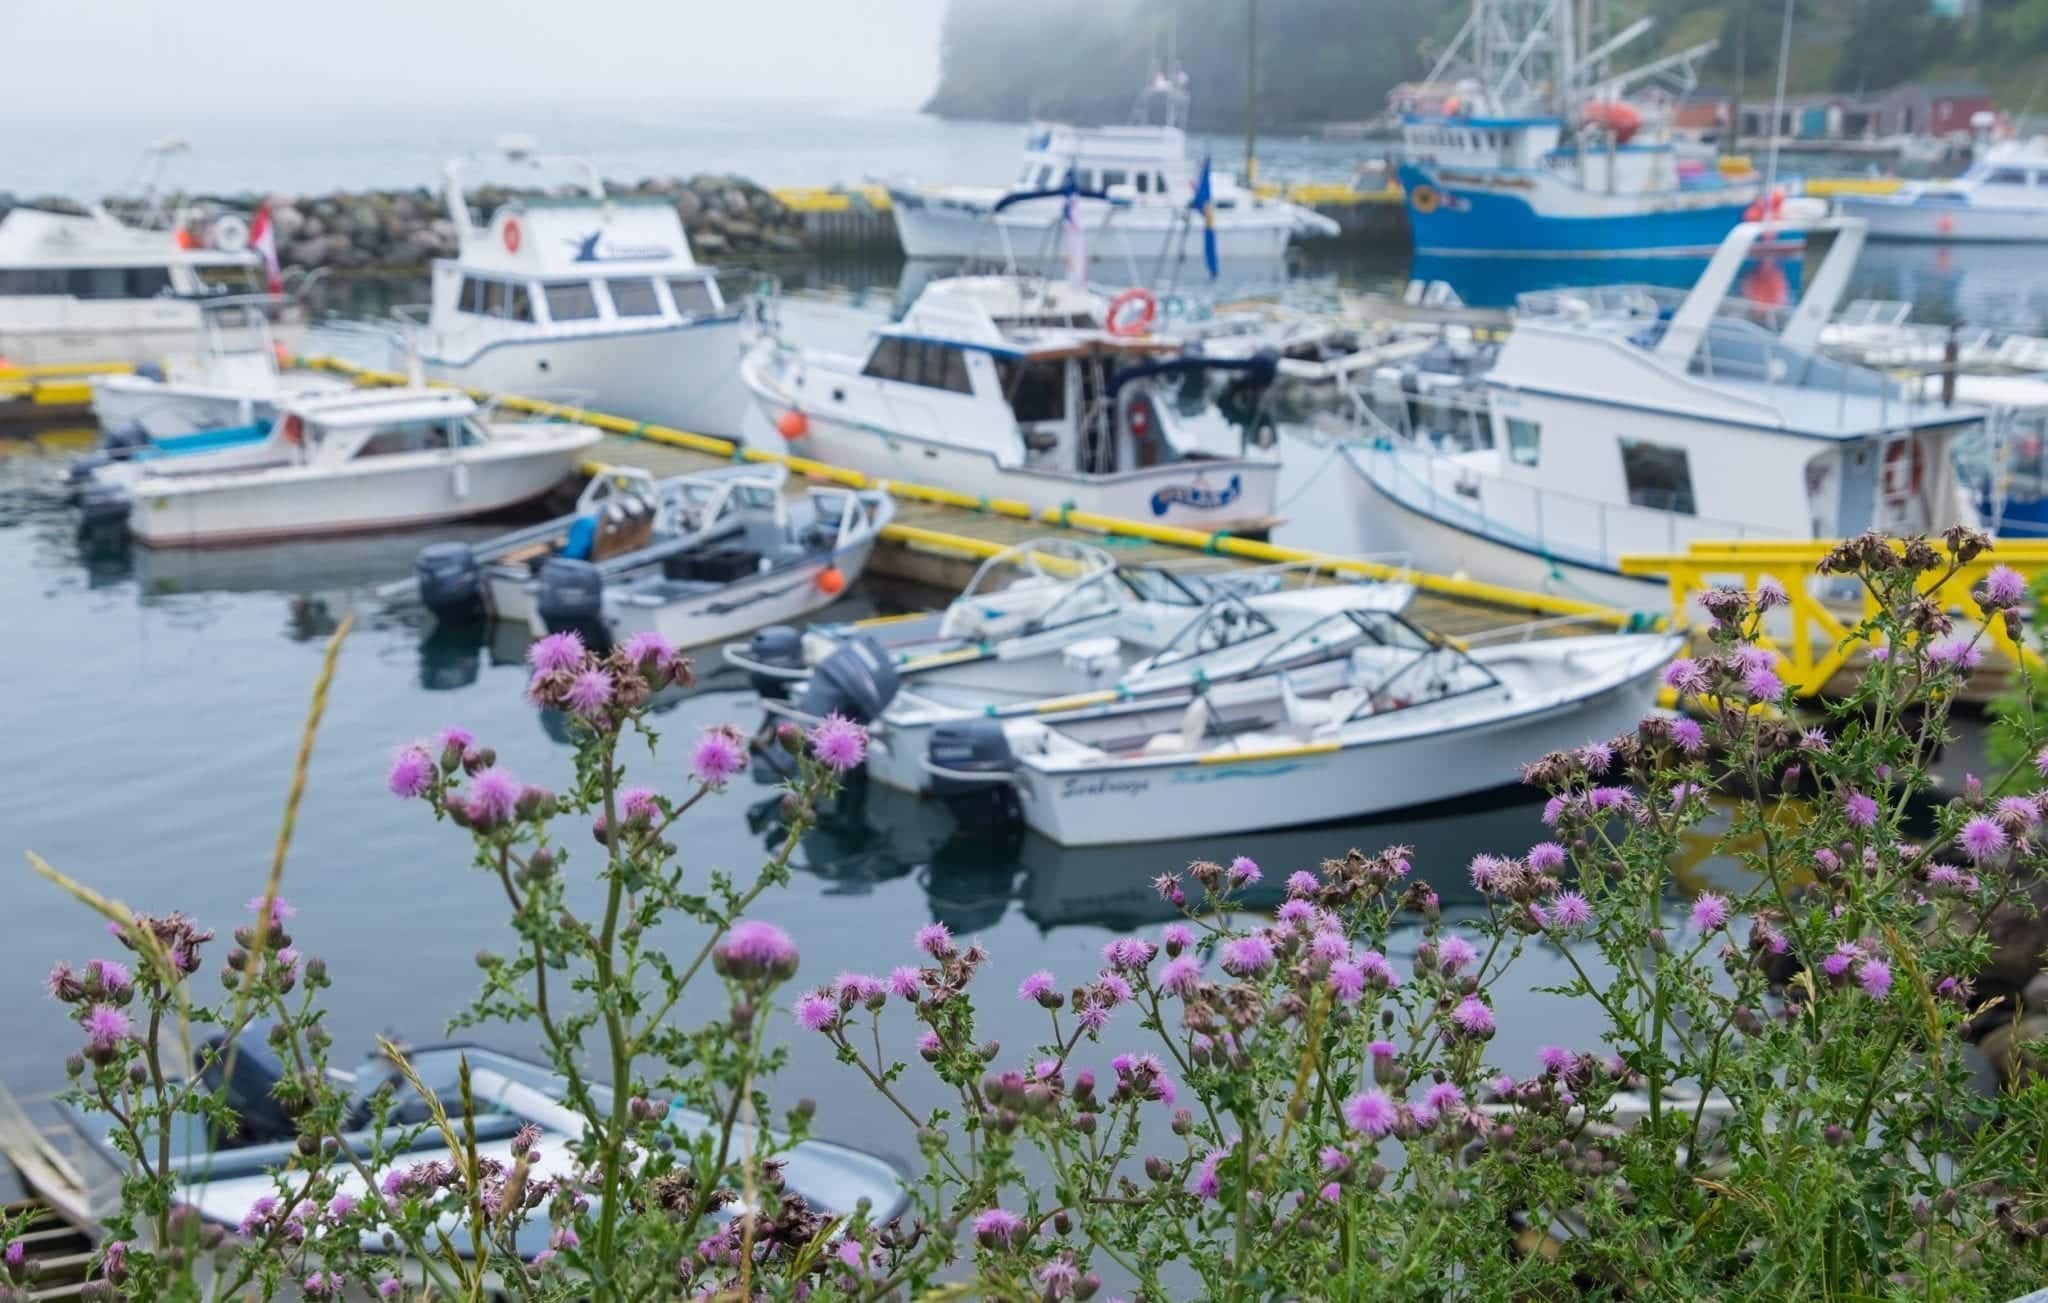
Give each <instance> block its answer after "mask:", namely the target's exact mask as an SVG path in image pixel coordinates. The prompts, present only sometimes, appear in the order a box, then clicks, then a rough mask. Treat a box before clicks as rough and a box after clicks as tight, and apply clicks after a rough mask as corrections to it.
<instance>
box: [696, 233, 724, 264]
mask: <svg viewBox="0 0 2048 1303" xmlns="http://www.w3.org/2000/svg"><path fill="white" fill-rule="evenodd" d="M690 243H691V244H692V245H694V246H695V247H696V251H697V256H698V257H700V258H701V257H705V256H706V255H709V254H715V253H724V252H725V251H726V249H727V247H728V246H727V243H726V238H725V237H724V236H722V235H720V234H718V233H717V232H716V231H705V232H703V233H701V234H699V235H694V236H692V237H690Z"/></svg>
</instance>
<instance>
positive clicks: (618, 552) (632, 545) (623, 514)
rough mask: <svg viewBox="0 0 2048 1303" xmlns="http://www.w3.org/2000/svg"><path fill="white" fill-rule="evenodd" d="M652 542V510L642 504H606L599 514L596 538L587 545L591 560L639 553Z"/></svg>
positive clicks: (602, 559) (603, 559)
mask: <svg viewBox="0 0 2048 1303" xmlns="http://www.w3.org/2000/svg"><path fill="white" fill-rule="evenodd" d="M653 541H654V513H653V512H652V511H650V510H648V509H647V507H646V506H645V505H643V504H641V503H637V502H636V503H633V504H632V505H630V506H629V505H626V504H624V503H611V504H608V505H606V507H605V508H604V511H603V513H602V514H601V515H600V516H599V517H598V522H597V537H596V538H595V539H593V540H592V541H591V544H590V559H591V560H592V561H606V560H609V559H610V558H612V557H615V556H624V555H625V554H626V553H628V552H638V551H639V550H640V549H641V548H643V547H646V546H647V545H648V544H649V543H651V542H653Z"/></svg>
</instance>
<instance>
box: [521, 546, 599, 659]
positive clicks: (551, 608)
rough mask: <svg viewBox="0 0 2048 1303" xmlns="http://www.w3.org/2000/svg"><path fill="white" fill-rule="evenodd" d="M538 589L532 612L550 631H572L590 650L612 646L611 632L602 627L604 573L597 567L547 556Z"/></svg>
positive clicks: (587, 563)
mask: <svg viewBox="0 0 2048 1303" xmlns="http://www.w3.org/2000/svg"><path fill="white" fill-rule="evenodd" d="M538 589H539V591H538V592H537V593H536V594H535V596H534V609H535V610H537V611H538V612H540V618H541V622H542V623H544V624H546V625H547V627H548V630H549V632H551V633H562V632H564V631H569V630H573V631H574V632H576V633H578V634H580V635H582V638H583V642H584V645H586V646H588V647H591V648H593V649H601V648H605V647H609V646H610V645H611V633H610V631H609V630H607V629H606V628H605V624H604V574H603V573H602V572H601V571H599V570H598V568H597V566H596V565H594V564H593V563H591V562H589V561H577V560H574V559H572V558H569V557H559V556H558V557H549V558H548V559H547V560H546V561H545V562H543V563H542V565H541V568H540V579H539V582H538Z"/></svg>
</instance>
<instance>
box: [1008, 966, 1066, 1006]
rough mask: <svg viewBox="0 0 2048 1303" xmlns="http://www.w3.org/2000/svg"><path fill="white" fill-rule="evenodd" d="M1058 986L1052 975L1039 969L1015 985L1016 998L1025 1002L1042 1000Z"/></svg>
mask: <svg viewBox="0 0 2048 1303" xmlns="http://www.w3.org/2000/svg"><path fill="white" fill-rule="evenodd" d="M1058 986H1059V983H1058V982H1056V981H1054V980H1053V975H1052V974H1051V973H1050V972H1049V971H1047V970H1046V969H1043V968H1041V969H1039V970H1038V971H1037V972H1035V973H1032V974H1030V975H1029V976H1027V977H1026V978H1025V979H1024V980H1023V981H1021V982H1019V983H1017V998H1018V999H1019V1000H1027V1001H1036V1000H1042V999H1044V998H1045V997H1046V996H1048V995H1051V994H1052V993H1053V992H1054V991H1055V990H1056V989H1057V988H1058Z"/></svg>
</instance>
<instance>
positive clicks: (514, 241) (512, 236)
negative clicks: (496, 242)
mask: <svg viewBox="0 0 2048 1303" xmlns="http://www.w3.org/2000/svg"><path fill="white" fill-rule="evenodd" d="M519 236H520V230H519V219H518V218H516V217H508V218H506V219H505V225H504V228H503V229H502V230H500V231H499V232H498V238H499V239H501V240H503V241H504V242H505V252H506V253H518V252H519Z"/></svg>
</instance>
